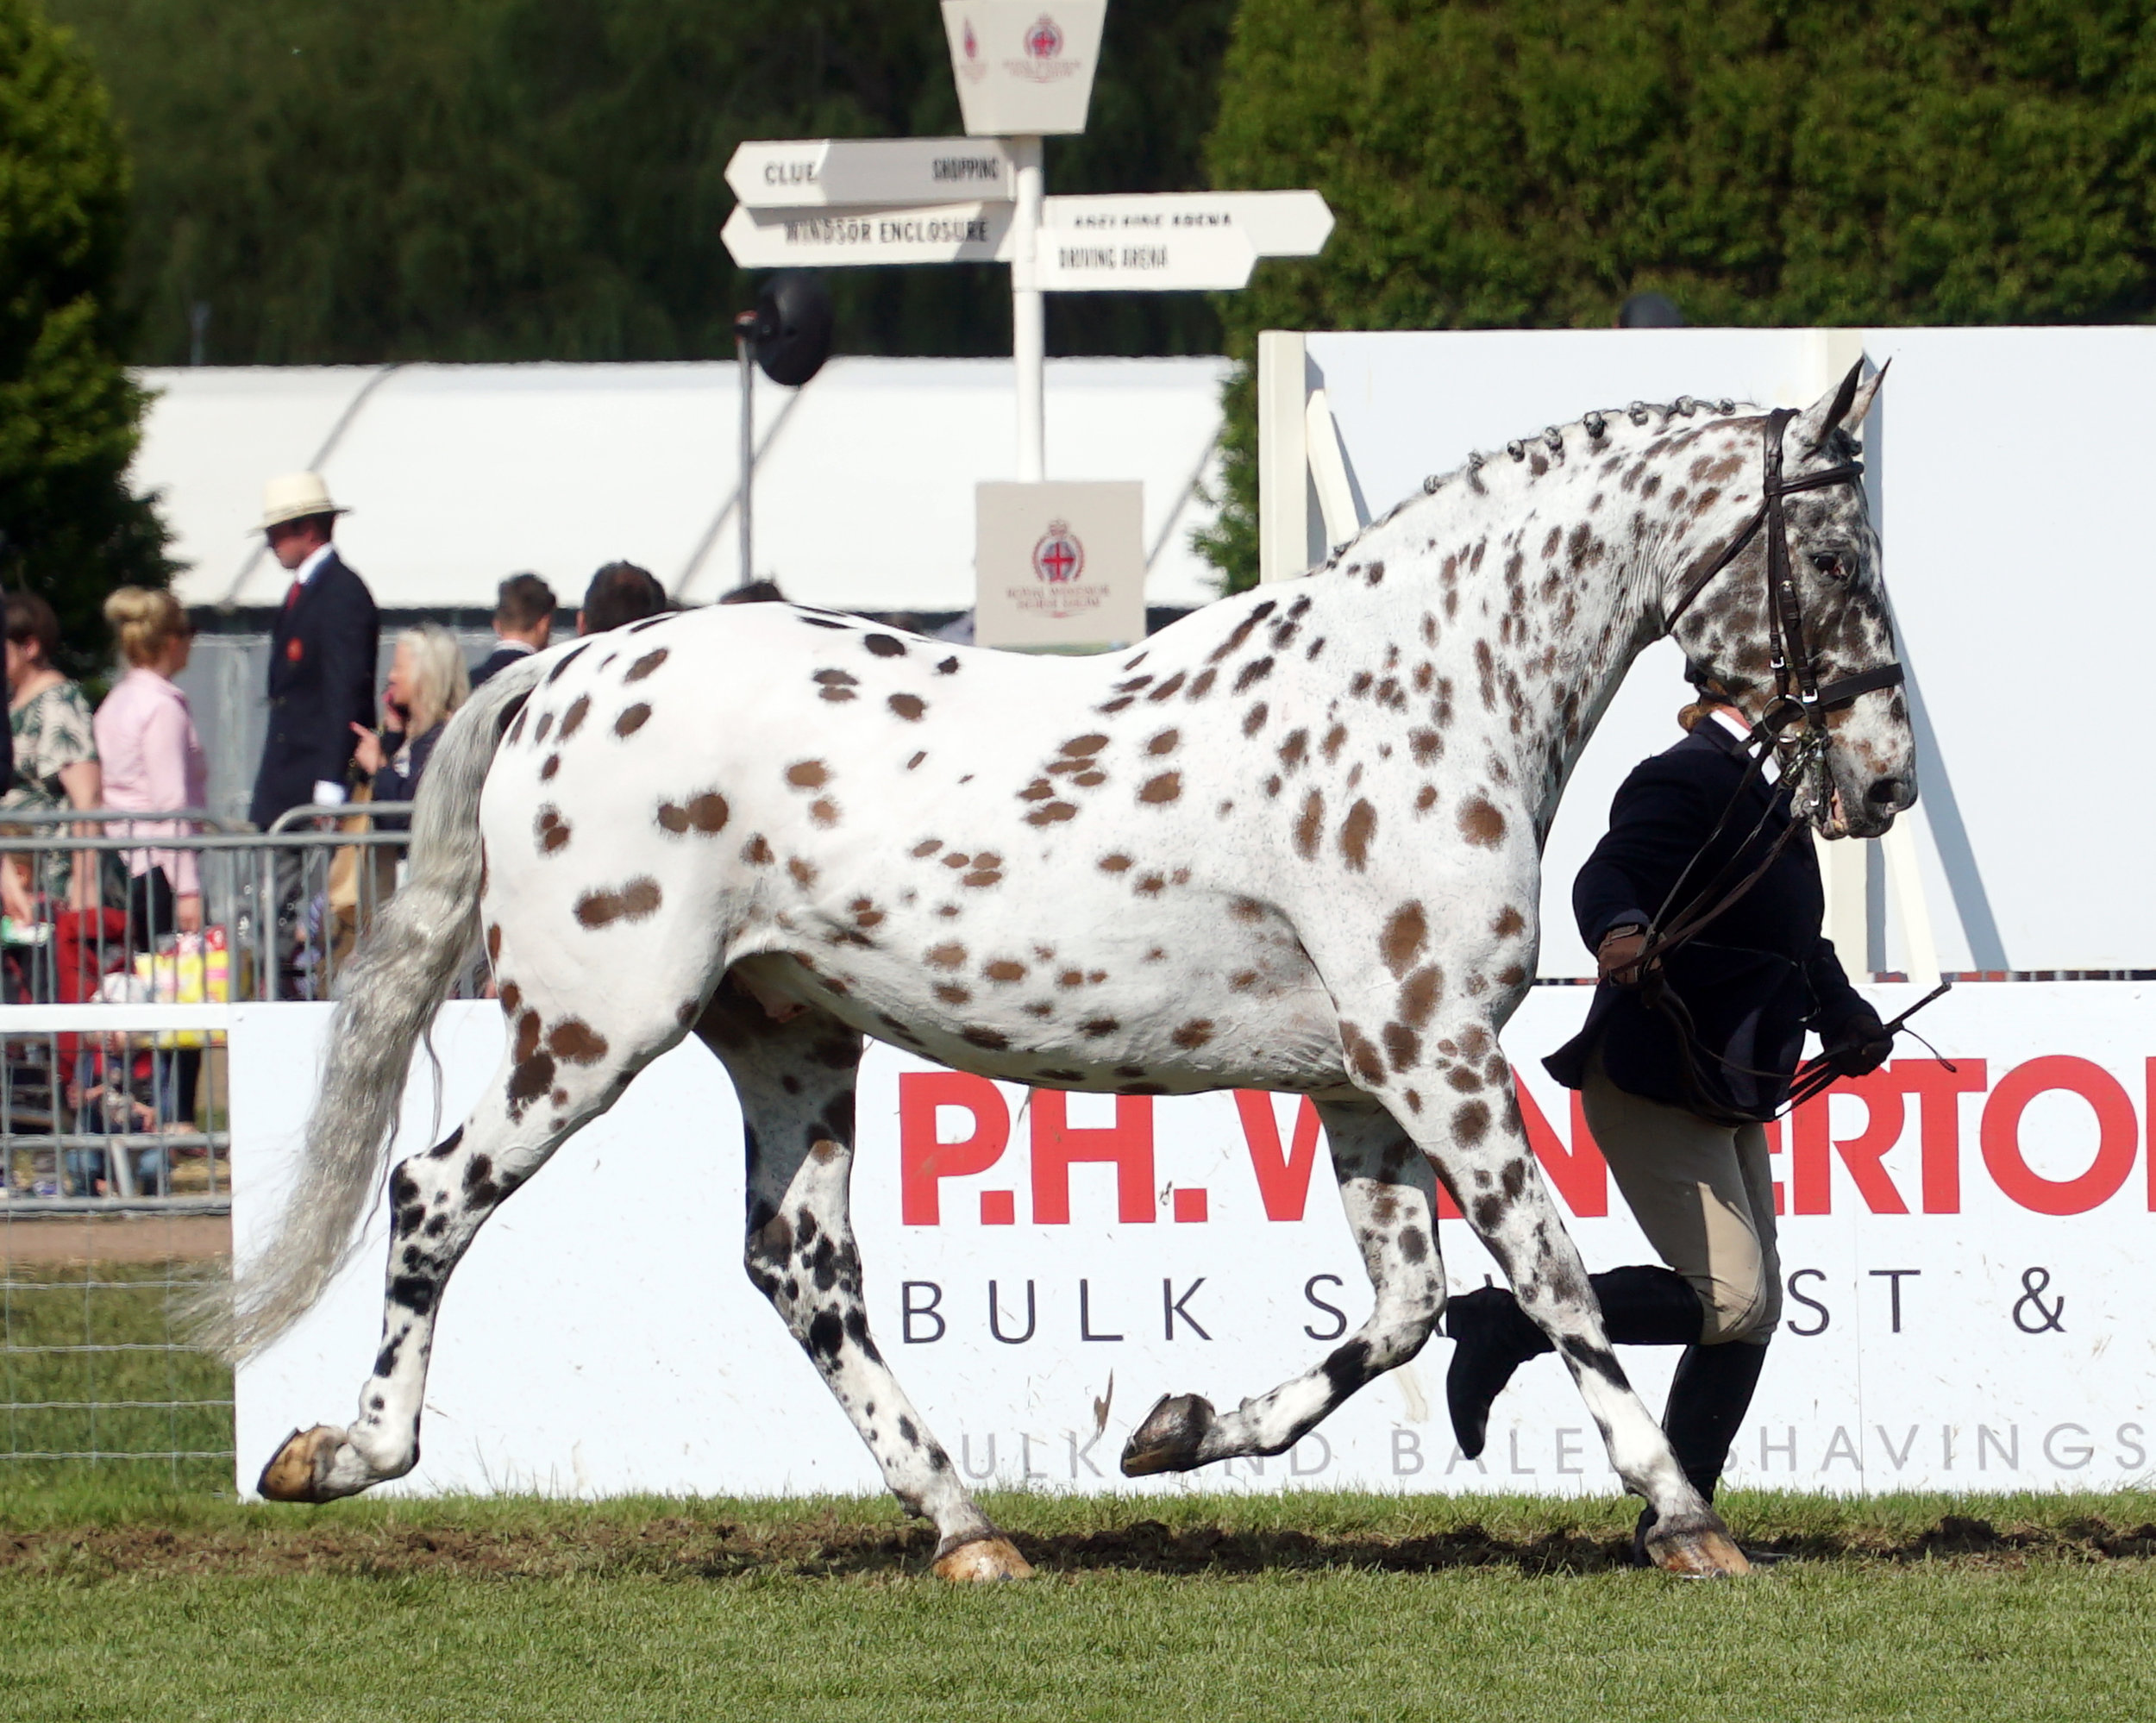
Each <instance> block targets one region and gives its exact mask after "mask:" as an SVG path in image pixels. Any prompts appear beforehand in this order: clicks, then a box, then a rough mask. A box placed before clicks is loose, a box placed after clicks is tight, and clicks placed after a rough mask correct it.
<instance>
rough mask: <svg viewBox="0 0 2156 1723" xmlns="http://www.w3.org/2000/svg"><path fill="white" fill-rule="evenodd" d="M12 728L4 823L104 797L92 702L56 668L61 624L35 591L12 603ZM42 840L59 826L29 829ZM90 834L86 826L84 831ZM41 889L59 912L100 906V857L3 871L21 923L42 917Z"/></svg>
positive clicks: (45, 860) (22, 860)
mask: <svg viewBox="0 0 2156 1723" xmlns="http://www.w3.org/2000/svg"><path fill="white" fill-rule="evenodd" d="M6 609H7V624H8V644H7V665H8V727H9V730H10V731H11V732H12V734H13V736H14V741H15V783H14V785H13V786H12V787H10V788H9V790H8V792H7V793H6V795H4V796H0V821H4V820H5V819H6V817H7V816H8V814H9V813H11V812H16V811H26V812H27V811H42V810H47V809H53V808H65V807H76V808H94V807H96V806H97V804H98V801H99V800H100V799H101V798H102V797H103V793H104V786H103V777H102V774H100V773H99V770H98V768H97V741H96V739H95V736H94V733H93V731H92V729H91V713H90V703H89V702H88V701H87V700H85V699H84V698H83V692H82V688H81V686H79V685H78V684H77V683H75V682H73V681H71V680H69V679H68V678H66V677H65V676H63V675H61V674H60V672H59V671H58V670H56V669H55V668H53V659H54V658H55V657H56V656H58V655H59V652H60V622H59V619H58V618H57V617H54V616H53V607H52V606H51V605H48V604H47V603H46V602H45V600H44V599H42V598H39V597H38V596H37V595H36V594H35V593H34V592H10V593H9V594H8V599H7V607H6ZM19 830H34V831H36V832H38V833H40V834H41V835H43V834H47V833H55V832H57V831H58V830H60V828H58V827H56V826H53V825H49V824H47V825H39V826H35V827H29V826H25V827H22V828H19ZM85 830H87V828H85ZM39 892H42V893H44V894H45V896H46V897H47V899H50V900H51V902H52V904H53V906H54V907H56V908H68V909H84V910H87V909H95V908H96V907H97V853H96V852H95V851H94V850H79V851H78V852H76V853H75V855H73V856H72V857H71V856H69V855H66V854H65V853H63V852H60V851H57V850H55V851H50V852H47V853H46V854H43V855H35V856H22V855H15V856H9V858H7V861H6V864H5V865H4V866H0V906H4V908H5V909H6V912H7V913H8V914H9V916H10V917H12V918H14V919H16V921H18V922H29V921H33V920H35V919H36V918H37V911H36V895H37V893H39Z"/></svg>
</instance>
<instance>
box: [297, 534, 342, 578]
mask: <svg viewBox="0 0 2156 1723" xmlns="http://www.w3.org/2000/svg"><path fill="white" fill-rule="evenodd" d="M335 554H337V548H336V546H335V545H334V544H325V545H321V546H318V547H317V548H315V549H313V550H311V551H310V552H308V553H307V560H306V561H304V562H303V563H301V564H300V565H299V567H297V568H295V569H293V570H292V579H293V580H297V581H298V583H299V584H300V585H301V586H305V585H307V583H308V582H309V581H310V580H313V579H314V578H315V571H316V570H317V569H318V568H320V567H322V565H323V563H325V562H327V561H329V559H330V558H331V557H332V556H335Z"/></svg>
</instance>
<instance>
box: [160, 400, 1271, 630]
mask: <svg viewBox="0 0 2156 1723" xmlns="http://www.w3.org/2000/svg"><path fill="white" fill-rule="evenodd" d="M1228 368H1229V367H1228V362H1227V361H1226V360H1222V359H1165V360H1100V359H1063V360H1050V362H1049V367H1048V466H1049V473H1050V476H1051V477H1054V478H1057V479H1142V480H1143V481H1144V485H1145V548H1146V552H1147V557H1148V561H1147V570H1148V573H1147V583H1146V599H1147V602H1148V603H1149V604H1152V605H1176V606H1188V605H1200V604H1203V603H1205V602H1206V600H1207V599H1209V598H1212V597H1213V595H1214V589H1213V570H1212V569H1211V567H1209V566H1208V565H1207V564H1206V563H1205V562H1204V561H1202V559H1200V557H1199V556H1198V555H1197V554H1196V553H1195V552H1194V551H1193V550H1192V549H1191V548H1190V536H1191V533H1192V531H1193V530H1194V529H1195V528H1198V527H1200V526H1203V525H1206V524H1207V523H1210V522H1211V521H1212V519H1213V513H1214V511H1213V507H1212V506H1211V505H1210V504H1207V503H1206V502H1205V501H1204V500H1203V499H1202V494H1201V493H1204V492H1210V491H1212V490H1213V488H1214V486H1215V483H1216V480H1217V448H1218V442H1219V425H1220V387H1221V384H1222V381H1223V379H1225V376H1226V374H1227V371H1228ZM142 380H143V381H144V383H145V384H146V385H147V386H148V387H149V388H151V389H152V390H154V391H155V392H156V394H157V399H156V401H155V404H154V405H153V407H152V408H151V410H150V414H149V419H148V423H147V428H146V431H145V435H144V437H143V441H142V448H141V454H139V455H138V457H137V459H136V461H135V471H134V480H135V485H136V486H138V488H142V489H148V490H153V491H155V492H159V493H160V496H161V499H162V506H163V508H164V511H165V515H166V519H167V520H168V521H169V522H170V523H172V527H173V529H174V531H175V538H176V542H175V545H174V550H175V552H176V554H177V555H178V556H179V559H180V560H181V561H185V563H187V564H188V565H190V566H189V567H188V569H187V572H186V573H185V574H183V575H182V576H181V577H180V580H179V587H178V590H179V593H180V596H181V597H182V598H185V600H186V602H187V603H189V604H190V605H227V606H233V607H236V608H241V609H260V608H266V607H268V606H271V605H275V604H276V603H277V602H278V600H279V598H280V597H281V596H282V594H283V590H284V585H285V575H284V573H282V571H281V570H279V568H278V567H276V566H275V564H274V563H273V561H271V560H270V559H269V558H268V557H267V556H266V555H265V554H263V553H262V551H261V548H260V545H261V540H260V537H259V536H256V535H254V534H252V533H251V532H250V530H249V529H251V527H252V526H253V524H254V522H255V520H256V519H257V518H258V517H259V516H260V494H261V486H262V481H263V480H264V479H266V478H268V477H270V476H271V475H273V474H274V473H285V472H290V471H293V470H296V469H298V468H302V467H315V468H317V470H319V471H321V472H323V473H324V474H326V475H327V477H328V479H329V486H330V489H331V492H332V493H333V494H334V495H335V498H337V500H338V501H339V502H340V503H342V504H346V505H348V506H349V507H350V508H351V509H352V510H353V511H354V512H353V513H352V515H351V516H350V517H349V518H348V520H347V521H346V522H345V523H343V524H342V526H341V527H340V529H339V532H338V537H339V542H340V543H341V544H342V546H343V547H344V549H345V553H346V554H347V555H348V558H349V559H350V561H351V562H352V564H353V566H354V567H356V568H358V569H360V571H361V572H362V573H363V574H364V575H365V576H366V579H367V584H368V586H370V587H371V588H372V589H373V592H374V596H375V599H376V601H377V602H378V603H379V604H380V605H382V606H383V607H384V608H385V609H395V610H436V609H462V610H491V609H492V606H493V603H494V588H495V585H496V583H497V582H498V581H499V580H501V579H502V578H503V577H504V576H505V575H506V574H509V573H514V572H516V571H517V570H519V569H527V568H528V569H531V570H533V571H535V572H536V573H539V574H542V575H543V576H544V577H545V578H546V579H547V580H548V582H549V583H551V584H552V586H554V588H555V591H556V592H558V593H560V594H561V597H562V598H563V600H564V601H565V602H567V603H569V604H573V603H574V602H575V600H576V598H578V597H579V596H580V594H581V593H582V592H583V589H584V585H585V582H586V580H588V579H589V578H590V576H591V573H592V571H593V570H594V569H595V568H597V567H599V565H600V564H601V563H604V562H608V561H613V560H614V559H616V558H626V559H628V560H629V561H634V562H640V563H642V564H643V565H644V566H645V567H649V568H650V569H651V571H652V572H653V573H655V574H656V575H657V576H658V577H659V579H660V580H661V582H662V583H663V584H664V585H665V586H666V588H667V592H670V593H672V594H674V596H675V597H676V598H680V599H682V600H684V601H686V602H689V603H699V602H705V601H708V600H710V599H711V598H717V597H718V595H719V594H720V593H721V592H724V591H726V590H727V589H728V588H729V587H731V586H735V585H736V583H737V582H738V580H739V579H740V572H741V571H740V566H739V551H738V549H737V544H736V539H737V534H738V531H739V528H738V524H737V520H736V514H735V510H736V506H737V501H738V498H737V496H736V491H737V486H738V477H739V465H740V445H739V435H740V433H739V426H740V397H739V394H738V389H739V387H740V379H739V376H738V373H737V367H735V366H734V365H733V364H731V363H719V362H711V363H696V364H666V365H403V366H385V367H289V368H267V367H264V368H253V367H249V368H222V367H203V368H199V369H184V370H157V371H150V372H147V373H144V375H143V379H142ZM1014 411H1015V405H1014V398H1013V385H1012V374H1011V363H1010V361H1009V360H954V359H837V360H832V361H831V362H830V364H829V365H827V366H826V367H824V370H823V372H822V373H820V374H819V375H818V377H817V378H816V379H814V380H813V381H812V382H811V383H810V384H808V385H806V386H805V388H802V389H799V390H793V389H782V388H780V387H779V386H777V385H774V384H772V383H770V382H768V380H766V379H762V378H761V377H759V378H758V379H757V388H756V391H755V417H756V430H755V435H756V442H757V447H758V451H759V455H758V464H757V469H756V486H755V498H754V502H755V529H756V542H755V573H756V574H757V575H758V576H760V577H761V576H768V577H772V578H775V579H776V580H778V581H779V583H780V586H782V587H783V588H784V589H785V590H786V592H787V595H788V596H789V597H792V598H799V599H802V600H804V601H805V602H808V603H812V604H819V605H830V606H832V607H834V608H837V609H843V610H864V611H899V610H911V611H959V610H966V609H969V608H970V607H971V605H972V603H973V539H974V520H973V510H974V486H975V482H976V481H978V480H981V479H1010V478H1012V477H1014V476H1015V473H1014V470H1013V467H1014V459H1013V457H1014V448H1013V444H1014V430H1013V424H1012V419H1013V414H1014Z"/></svg>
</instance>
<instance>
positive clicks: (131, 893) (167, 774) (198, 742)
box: [95, 586, 209, 943]
mask: <svg viewBox="0 0 2156 1723" xmlns="http://www.w3.org/2000/svg"><path fill="white" fill-rule="evenodd" d="M105 620H106V621H107V622H109V623H111V624H112V632H113V635H114V637H115V639H116V641H117V642H118V645H119V648H120V656H121V658H122V660H123V661H125V662H126V664H127V666H128V671H127V674H125V675H123V676H122V677H121V678H120V680H118V681H117V682H116V683H114V684H113V685H112V692H110V693H109V694H107V695H106V696H105V698H104V703H103V705H100V706H99V707H98V708H97V721H96V725H95V729H96V734H97V756H98V759H99V760H100V761H101V762H102V763H103V768H104V800H105V805H106V806H107V807H110V808H121V809H124V810H126V811H128V812H135V811H141V812H145V813H170V812H172V811H174V810H175V809H179V808H198V807H200V806H201V805H203V799H204V796H205V794H206V793H207V785H208V782H209V762H208V761H207V760H206V759H205V758H204V754H203V751H202V738H201V737H200V736H197V734H196V733H195V718H194V713H193V712H192V711H191V710H190V709H189V707H188V705H187V696H186V695H185V693H183V692H181V691H180V689H179V686H178V685H177V684H176V683H175V682H174V680H173V678H174V677H176V676H178V675H179V673H180V672H181V671H182V670H185V668H186V667H187V657H188V654H189V652H190V650H191V648H192V647H193V644H194V638H195V631H194V628H193V626H192V625H191V623H189V622H188V620H187V612H186V611H185V609H183V608H182V607H181V605H180V602H179V599H177V598H174V597H173V596H172V594H171V593H170V592H156V591H154V590H152V589H150V588H147V587H142V586H122V587H121V588H120V589H119V591H117V592H115V593H113V595H112V596H111V597H110V598H107V599H106V600H105ZM192 829H193V828H192V827H191V825H189V824H186V823H185V822H184V821H179V820H170V819H163V820H133V821H129V822H128V824H126V825H124V826H122V827H117V828H116V831H117V832H118V833H121V834H124V835H126V836H167V835H171V836H178V835H179V834H181V833H184V832H186V831H190V830H192ZM127 867H128V905H127V909H128V921H129V923H130V924H132V925H133V926H134V927H135V928H136V929H138V930H141V933H142V934H143V935H144V936H146V937H145V940H144V943H151V942H154V940H155V939H157V938H158V937H160V936H161V935H164V934H167V933H171V932H172V931H173V930H175V929H177V930H179V931H180V932H182V933H192V932H194V931H196V930H198V929H199V928H200V927H201V926H202V874H201V869H200V867H199V864H198V862H197V857H196V855H195V853H194V852H193V851H192V850H190V849H165V850H157V849H131V850H128V852H127Z"/></svg>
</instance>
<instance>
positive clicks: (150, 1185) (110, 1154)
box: [0, 803, 481, 1216]
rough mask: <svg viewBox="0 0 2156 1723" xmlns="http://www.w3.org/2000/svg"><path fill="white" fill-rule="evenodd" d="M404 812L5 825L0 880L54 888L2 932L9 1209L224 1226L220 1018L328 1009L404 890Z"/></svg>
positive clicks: (306, 811)
mask: <svg viewBox="0 0 2156 1723" xmlns="http://www.w3.org/2000/svg"><path fill="white" fill-rule="evenodd" d="M410 811H411V806H410V804H408V803H397V804H383V805H372V806H364V807H358V808H352V807H346V808H303V809H296V810H294V811H293V812H292V813H291V814H290V815H287V816H286V817H285V819H283V820H280V821H279V825H278V828H277V829H275V830H271V831H269V832H254V831H229V830H189V829H187V828H188V827H190V826H201V827H214V826H215V825H216V822H215V821H213V820H210V819H209V818H207V817H206V816H204V815H203V814H201V813H200V812H199V811H194V810H182V811H177V812H174V813H171V814H156V815H145V814H141V813H120V812H117V811H112V810H102V809H93V810H86V811H74V810H61V811H45V812H39V813H14V812H10V813H9V814H8V815H6V816H4V818H0V833H4V834H6V835H0V858H5V859H4V860H0V866H9V867H13V868H16V869H17V874H16V878H17V880H18V881H20V880H22V878H23V877H24V876H25V875H27V877H28V880H29V881H30V882H31V883H32V884H33V885H38V884H42V885H44V886H45V887H47V888H48V890H47V894H45V895H43V896H42V897H41V899H40V901H39V904H38V910H39V913H38V915H37V917H36V918H35V919H34V920H31V921H28V922H27V923H20V924H19V923H17V922H16V921H15V920H14V919H12V918H9V919H7V920H5V921H4V922H0V1204H4V1206H5V1207H6V1210H7V1212H9V1213H11V1214H14V1215H17V1216H28V1215H33V1214H37V1213H48V1212H68V1211H71V1210H72V1209H74V1208H77V1207H80V1206H97V1205H101V1204H107V1203H124V1204H138V1205H147V1206H154V1207H160V1208H170V1209H172V1210H175V1211H185V1210H197V1211H208V1212H222V1211H223V1210H224V1209H225V1208H226V1207H227V1206H228V1205H229V1200H230V1188H231V1176H230V1156H231V1132H230V1124H229V1114H228V1109H227V1105H226V1082H225V1069H224V1047H223V1039H224V1037H223V1035H222V1017H221V1016H220V1015H216V1013H217V1012H221V1011H222V1008H223V1007H225V1006H229V1005H232V1004H239V1003H244V1002H251V1001H273V1000H294V999H329V998H330V997H332V996H333V995H334V993H335V988H336V986H337V982H338V980H339V977H340V975H341V974H342V970H343V968H344V967H345V966H346V965H347V964H348V962H350V961H351V958H352V955H353V954H354V952H355V951H356V950H357V949H359V947H360V944H361V943H363V942H364V941H365V940H366V939H367V937H368V936H369V934H370V932H371V930H372V928H373V922H374V919H375V917H376V914H377V912H379V909H380V907H381V905H383V904H384V903H385V902H386V901H387V899H389V898H390V896H391V895H392V893H394V892H395V890H396V888H397V884H398V877H399V874H400V873H401V870H402V862H403V857H404V851H405V849H406V847H407V845H408V844H409V842H410V834H409V832H408V831H407V830H403V829H402V828H403V826H404V824H405V822H406V821H407V820H408V818H409V816H410ZM153 821H155V822H160V823H162V822H166V821H170V822H172V823H173V824H175V825H178V826H179V827H180V828H181V829H180V830H176V831H166V830H147V829H146V828H147V827H148V826H149V824H150V823H151V822H153ZM378 822H379V823H384V824H390V825H391V826H392V828H393V829H391V830H381V829H379V825H378ZM181 856H185V857H188V858H190V861H191V871H192V874H193V875H194V876H195V878H197V879H198V881H199V884H200V888H201V890H200V900H201V908H200V912H199V916H198V918H197V917H196V916H194V915H192V914H190V915H187V916H186V917H185V920H186V921H187V922H188V923H189V925H187V926H185V927H182V926H181V925H180V921H181V919H182V917H181V915H180V914H179V912H178V911H177V909H176V906H175V905H174V903H173V901H172V898H171V896H170V894H169V892H168V891H167V890H165V889H162V888H161V887H164V886H168V885H169V882H170V881H171V880H173V879H176V878H179V877H180V876H181V875H182V871H183V870H182V868H181V865H180V862H179V858H180V857H181ZM50 858H62V859H60V860H59V861H53V859H50ZM153 873H161V874H162V876H163V878H162V880H161V881H160V887H159V888H154V887H153V886H152V885H151V884H150V883H148V881H149V880H150V876H151V874H153ZM63 893H64V895H63ZM480 979H481V978H480V977H479V975H478V974H476V973H474V974H473V975H472V976H470V977H467V981H466V986H467V987H475V986H477V985H478V984H479V981H480ZM205 1011H208V1012H210V1013H211V1015H208V1016H205V1015H203V1014H202V1013H203V1012H205ZM190 1013H193V1014H192V1015H190Z"/></svg>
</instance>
